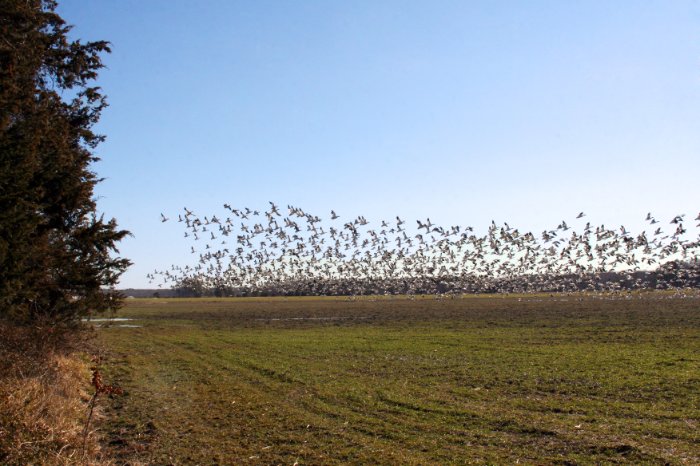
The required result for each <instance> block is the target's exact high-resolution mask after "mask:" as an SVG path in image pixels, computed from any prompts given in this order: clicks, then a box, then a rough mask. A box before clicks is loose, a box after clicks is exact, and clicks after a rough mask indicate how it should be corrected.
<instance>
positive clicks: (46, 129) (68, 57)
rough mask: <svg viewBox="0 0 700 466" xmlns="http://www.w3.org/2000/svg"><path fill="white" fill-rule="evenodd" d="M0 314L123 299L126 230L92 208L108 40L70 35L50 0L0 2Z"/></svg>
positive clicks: (84, 308)
mask: <svg viewBox="0 0 700 466" xmlns="http://www.w3.org/2000/svg"><path fill="white" fill-rule="evenodd" d="M0 5H1V7H0V317H3V318H10V319H13V320H16V321H33V320H36V319H37V318H40V317H41V318H49V319H51V320H53V321H63V322H70V321H74V320H76V319H77V318H78V317H79V316H81V315H85V314H87V313H89V312H92V311H104V310H110V309H114V308H115V307H117V306H118V305H119V301H120V296H119V294H118V293H116V292H111V291H104V290H105V289H109V288H111V287H112V286H113V285H114V284H115V283H116V281H117V278H118V277H119V275H120V274H121V273H122V272H123V271H124V270H125V269H126V268H127V267H128V265H129V264H130V262H129V261H128V260H127V259H123V258H119V257H116V258H115V257H112V253H113V252H118V251H117V249H116V247H115V245H116V243H117V242H118V241H119V240H121V239H122V238H123V237H124V236H126V235H128V234H129V233H128V232H127V231H124V230H119V229H118V227H117V223H116V221H115V220H114V219H111V220H105V219H104V218H103V217H102V216H98V215H97V213H96V205H95V200H94V198H93V188H94V186H95V184H96V183H98V182H99V181H100V179H99V178H97V176H96V174H95V173H94V172H93V171H91V169H90V166H91V164H92V163H93V162H95V161H97V160H98V158H97V157H96V156H95V155H94V153H93V151H94V150H95V148H96V146H97V145H98V144H99V143H100V142H101V141H103V140H104V136H101V135H98V134H95V133H94V132H93V131H92V127H93V125H94V124H95V123H96V122H97V121H98V119H99V116H100V113H101V111H102V109H104V108H105V106H106V101H105V97H104V96H103V95H102V93H101V91H100V88H99V87H95V86H92V82H93V81H94V80H95V78H96V77H97V72H98V70H99V69H101V68H102V66H103V65H102V62H101V60H100V53H102V52H109V44H108V43H107V42H104V41H98V42H87V43H82V42H80V41H71V40H69V38H68V33H69V31H70V26H67V25H66V24H65V22H64V21H63V19H62V18H61V17H60V16H59V15H58V14H56V12H55V8H56V3H55V2H53V1H49V0H2V1H0Z"/></svg>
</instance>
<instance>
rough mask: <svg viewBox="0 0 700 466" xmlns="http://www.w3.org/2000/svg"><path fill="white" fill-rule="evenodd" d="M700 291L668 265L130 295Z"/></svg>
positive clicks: (689, 268)
mask: <svg viewBox="0 0 700 466" xmlns="http://www.w3.org/2000/svg"><path fill="white" fill-rule="evenodd" d="M677 288H700V264H697V263H680V262H670V263H667V264H664V265H663V266H662V267H659V268H658V269H656V270H653V271H636V272H624V273H616V272H603V273H596V274H584V275H579V274H569V275H559V276H546V275H521V276H516V277H511V278H503V279H497V280H495V279H493V278H490V277H486V276H482V277H480V276H471V277H461V276H457V277H455V276H447V275H446V276H443V277H436V278H433V277H426V278H424V279H420V278H415V277H413V278H411V279H402V278H394V279H387V278H382V279H345V280H318V279H303V280H298V281H294V282H289V281H286V282H280V283H269V284H266V285H265V286H256V287H250V286H240V287H231V286H220V287H216V286H214V287H212V286H205V285H204V281H203V280H201V281H200V280H198V279H197V278H192V277H190V278H188V279H186V280H183V281H182V282H180V283H179V284H178V285H177V286H175V287H173V288H172V289H171V290H133V291H134V293H130V292H129V290H126V291H125V293H126V294H128V295H131V296H134V297H153V296H155V295H156V294H158V295H159V296H161V297H235V296H240V297H244V296H353V295H379V294H381V295H384V294H390V295H411V294H462V293H467V294H468V293H537V292H539V293H543V292H544V293H555V292H573V291H620V290H640V289H647V290H649V289H652V290H665V289H677Z"/></svg>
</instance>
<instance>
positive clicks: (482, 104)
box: [59, 0, 700, 287]
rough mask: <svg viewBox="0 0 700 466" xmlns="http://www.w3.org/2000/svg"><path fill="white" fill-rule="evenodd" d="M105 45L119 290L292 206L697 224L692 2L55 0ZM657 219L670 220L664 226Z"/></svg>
mask: <svg viewBox="0 0 700 466" xmlns="http://www.w3.org/2000/svg"><path fill="white" fill-rule="evenodd" d="M59 13H60V14H61V15H62V16H63V17H64V19H66V21H67V22H69V23H70V24H73V25H74V26H75V28H74V29H73V32H72V35H73V37H74V38H81V39H84V40H100V39H104V40H108V41H110V42H111V43H112V49H113V53H112V54H110V55H106V56H105V57H104V62H105V64H106V65H107V68H106V69H104V70H103V71H102V73H101V75H100V77H99V80H98V83H97V84H98V85H100V86H101V87H102V88H103V90H104V92H105V93H106V94H107V96H108V100H109V103H110V107H109V108H107V109H106V110H105V112H104V113H103V117H102V120H101V122H100V124H99V126H98V131H99V132H102V133H104V134H106V136H107V141H106V142H105V143H104V144H102V145H101V146H100V147H99V148H98V151H97V152H98V155H99V156H100V157H102V161H101V162H99V163H98V164H97V165H96V166H95V170H96V171H97V173H98V174H99V175H100V176H103V177H105V178H106V180H105V181H104V182H102V183H101V184H100V185H98V187H97V189H96V195H97V196H99V201H98V206H99V209H100V210H101V211H102V212H104V213H105V214H106V216H109V217H116V218H117V220H118V221H119V224H120V226H122V227H124V228H127V229H129V230H131V231H132V233H133V235H134V236H133V238H129V239H127V240H125V241H124V242H123V243H122V247H121V248H120V249H121V253H122V254H123V255H124V256H126V257H129V258H131V259H132V260H133V261H134V266H133V267H132V268H131V270H130V271H129V272H127V273H126V274H125V275H124V276H123V279H122V286H124V287H146V286H148V283H147V280H146V278H145V275H146V273H148V272H150V271H152V270H153V269H154V268H158V269H162V268H164V267H167V266H168V265H170V264H173V263H175V264H184V263H186V262H187V261H189V260H190V257H189V254H188V251H189V243H187V242H185V240H184V238H182V233H183V231H184V230H183V229H181V228H179V226H178V225H177V224H176V223H173V222H169V223H165V224H162V223H161V222H160V220H159V219H160V213H161V212H163V213H165V214H166V215H167V216H171V217H177V214H178V213H179V212H180V211H182V208H183V207H184V206H187V207H188V208H190V209H193V210H195V211H196V212H197V213H198V214H200V215H205V214H212V213H219V212H221V211H222V204H223V203H225V202H226V203H230V204H232V205H234V206H240V207H243V206H249V207H251V208H257V209H264V208H266V207H267V206H268V201H275V202H277V203H278V204H281V205H284V206H286V205H287V204H292V205H296V206H300V207H302V208H304V209H305V210H307V211H310V212H312V213H315V214H317V215H319V216H321V217H327V216H328V215H329V212H330V210H331V209H335V210H336V212H338V213H339V214H340V215H347V216H348V217H352V216H357V215H359V214H362V215H364V216H365V217H367V219H368V220H370V221H372V220H374V221H379V220H381V219H384V218H393V217H394V216H396V215H401V216H402V217H405V218H407V219H411V220H415V219H418V218H425V217H430V218H431V219H432V220H433V222H435V223H438V224H442V225H453V224H454V225H456V224H459V225H464V226H466V225H471V226H474V227H476V228H477V229H478V228H483V229H485V228H486V227H487V226H488V224H489V223H490V222H491V220H492V219H493V220H496V221H497V222H503V221H507V222H509V223H510V224H511V225H515V226H518V227H520V228H521V230H532V231H535V232H538V231H542V230H544V229H545V228H552V227H556V225H557V224H558V223H559V222H560V221H561V220H567V221H569V220H572V219H573V218H574V217H575V216H576V214H577V213H578V212H579V211H585V212H586V213H587V215H588V217H587V218H588V220H590V221H591V223H593V224H601V223H605V224H606V225H623V224H624V225H625V226H626V227H627V228H628V229H630V230H638V229H639V228H641V226H642V224H643V219H644V217H645V216H646V213H647V212H649V211H651V212H652V213H653V214H654V215H656V216H657V217H658V218H660V219H666V218H668V219H669V220H670V219H671V218H672V217H673V216H674V215H676V214H678V213H687V214H688V216H690V217H691V218H694V217H695V216H696V215H697V213H698V210H700V202H698V201H699V200H700V156H699V154H700V131H699V129H700V27H699V26H700V4H699V3H697V2H693V1H646V2H639V1H629V2H626V1H616V2H605V1H595V2H593V1H584V2H560V1H530V2H515V1H513V2H506V1H502V2H493V1H483V2H475V1H473V2H467V1H455V2H450V1H438V2H434V1H433V2H427V1H426V2H419V1H408V2H393V1H351V2H328V1H294V2H291V1H247V2H242V1H194V0H193V1H155V0H149V1H147V2H143V1H135V0H120V1H100V0H93V1H90V2H85V1H83V0H64V1H61V2H60V6H59ZM666 223H668V222H666Z"/></svg>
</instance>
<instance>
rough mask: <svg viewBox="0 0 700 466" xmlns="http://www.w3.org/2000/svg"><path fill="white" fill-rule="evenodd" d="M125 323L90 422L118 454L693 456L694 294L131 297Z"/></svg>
mask: <svg viewBox="0 0 700 466" xmlns="http://www.w3.org/2000/svg"><path fill="white" fill-rule="evenodd" d="M119 317H124V318H131V319H134V320H132V321H127V322H114V323H112V324H111V325H110V326H106V327H102V328H100V329H98V335H99V338H100V340H101V341H102V345H103V347H104V348H105V351H106V357H105V363H104V373H105V379H106V381H107V382H110V383H115V384H118V385H120V386H122V387H123V388H124V390H125V394H124V395H123V396H117V397H115V398H113V399H111V400H106V399H105V400H102V405H103V407H104V410H105V417H104V419H103V420H102V421H101V422H100V423H99V425H98V427H99V429H100V432H101V434H102V435H103V437H104V442H105V445H106V446H107V447H106V448H107V449H108V451H109V452H110V453H111V454H113V455H114V456H115V457H116V458H117V461H119V462H121V463H131V464H133V463H139V462H141V463H149V464H153V463H154V464H194V463H199V464H216V463H218V464H245V463H250V464H289V465H292V464H295V463H297V464H348V463H354V464H446V463H516V462H520V463H530V464H532V463H536V464H551V463H567V464H588V463H618V462H627V463H635V464H639V463H645V464H660V463H661V464H663V463H671V464H698V463H699V462H700V434H699V432H700V299H698V298H697V297H675V298H674V297H672V296H671V295H668V294H646V295H634V296H631V297H629V298H627V299H622V298H621V297H618V298H617V299H610V298H609V297H592V296H585V295H573V296H566V295H555V296H549V295H547V296H496V297H494V296H490V297H487V296H470V297H462V298H455V299H434V298H432V297H426V298H417V299H408V298H404V297H386V298H361V299H357V300H349V299H346V298H301V297H300V298H231V299H134V300H127V305H126V307H125V308H124V309H123V310H122V311H121V312H120V315H119ZM121 325H129V326H124V327H122V326H121ZM132 325H133V326H139V327H132Z"/></svg>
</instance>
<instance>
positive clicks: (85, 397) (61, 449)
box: [0, 323, 104, 465]
mask: <svg viewBox="0 0 700 466" xmlns="http://www.w3.org/2000/svg"><path fill="white" fill-rule="evenodd" d="M84 343H85V333H84V332H77V333H76V331H68V330H60V331H58V330H56V329H51V328H50V327H42V326H35V327H31V328H28V327H16V326H13V325H10V324H5V323H0V463H2V464H47V465H63V464H99V463H102V464H104V463H103V462H101V461H100V460H99V456H100V449H99V443H98V439H97V438H96V436H95V435H94V432H89V433H88V435H87V438H86V441H85V446H84V448H83V441H84V436H83V429H84V426H85V420H86V416H87V404H88V402H89V400H90V396H91V393H90V389H91V387H90V385H89V383H90V375H91V374H90V363H89V359H88V357H87V355H86V353H85V352H82V351H79V349H78V348H80V347H82V346H83V344H84Z"/></svg>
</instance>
